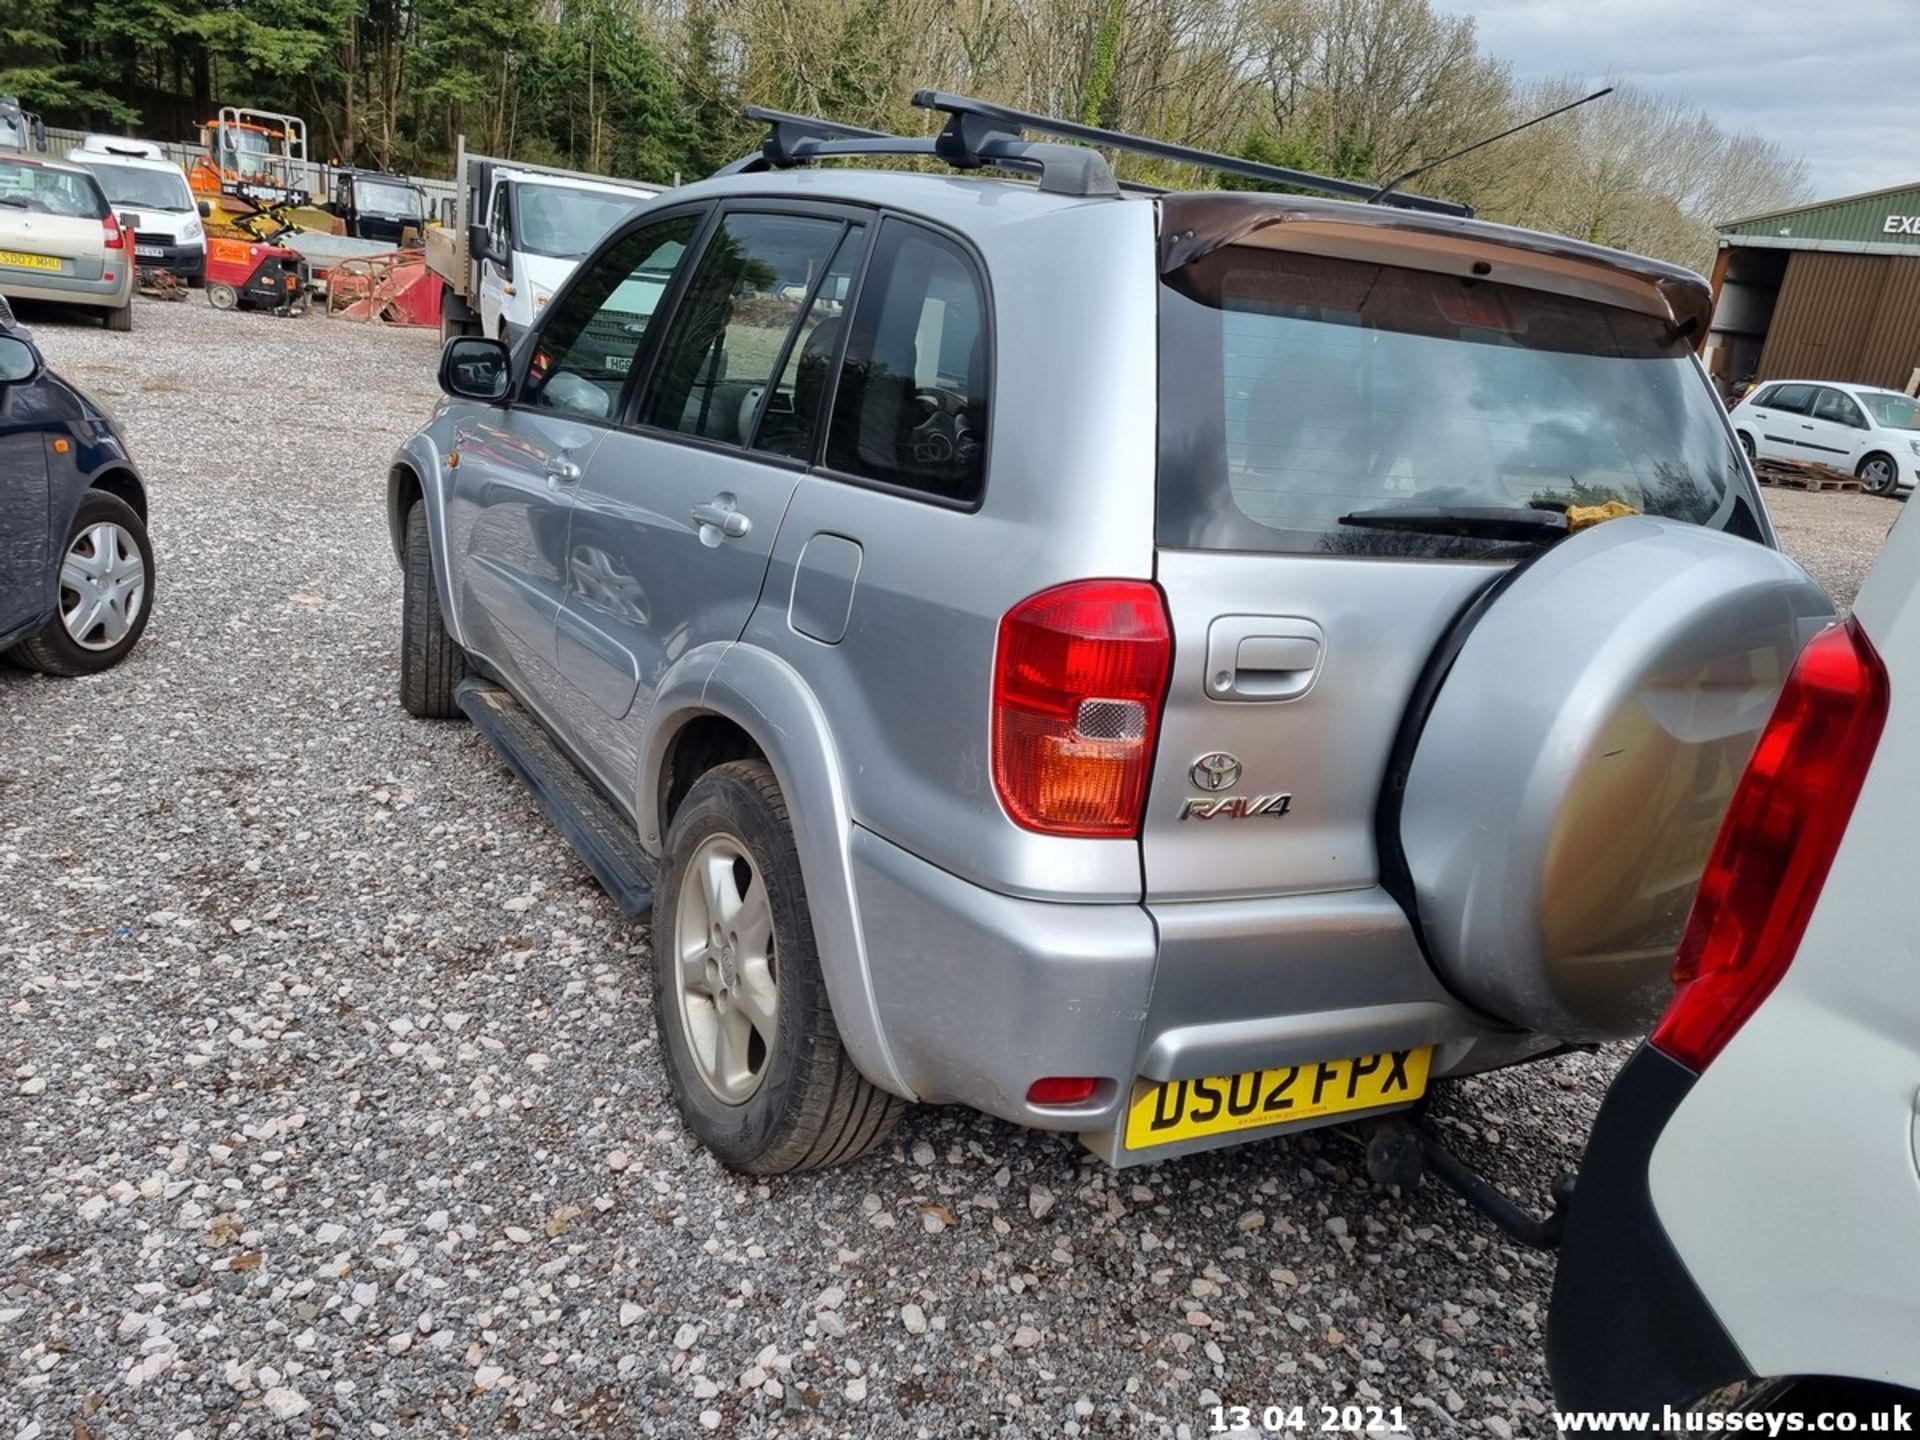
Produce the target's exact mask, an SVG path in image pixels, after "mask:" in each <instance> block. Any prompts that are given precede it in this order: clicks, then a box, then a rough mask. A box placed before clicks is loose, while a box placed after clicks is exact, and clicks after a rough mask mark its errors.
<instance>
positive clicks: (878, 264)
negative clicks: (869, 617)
mask: <svg viewBox="0 0 1920 1440" xmlns="http://www.w3.org/2000/svg"><path fill="white" fill-rule="evenodd" d="M851 323H852V329H851V331H850V333H849V335H848V339H847V356H846V360H845V362H844V364H843V365H842V366H841V370H840V386H839V390H838V392H837V393H836V395H835V397H834V401H833V416H832V419H831V421H830V422H829V423H828V427H827V454H826V463H827V466H828V467H829V468H830V469H833V470H838V471H840V472H841V473H843V474H846V475H853V476H858V477H860V478H862V479H867V480H876V481H879V482H881V483H882V484H886V485H897V486H899V487H900V488H902V489H905V490H913V491H918V492H919V493H921V494H925V495H931V496H936V497H938V498H940V499H943V500H952V501H957V502H960V503H965V504H970V503H972V502H973V501H975V500H977V499H979V497H980V492H981V489H982V487H983V485H984V483H985V472H986V458H987V457H986V450H987V419H988V390H989V373H988V365H989V362H988V356H987V303H986V293H985V287H984V286H983V285H982V284H981V282H980V275H979V271H978V270H977V269H976V268H975V266H974V264H973V261H972V260H971V259H969V258H968V256H967V254H966V252H965V251H963V250H962V249H961V248H960V247H959V246H958V245H957V244H955V243H954V242H953V241H951V240H948V239H947V238H945V237H944V236H941V235H938V234H935V233H934V232H933V231H931V230H927V229H923V228H922V227H920V226H918V225H913V224H909V223H906V222H904V221H900V220H888V221H886V222H885V223H883V224H882V225H881V227H880V234H879V238H878V239H877V241H876V242H875V245H874V250H873V259H872V260H871V261H870V262H869V264H868V266H867V273H866V279H865V281H864V282H863V283H862V285H861V288H860V297H859V300H858V301H857V302H856V304H855V306H854V311H853V317H852V322H851Z"/></svg>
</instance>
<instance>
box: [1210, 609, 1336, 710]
mask: <svg viewBox="0 0 1920 1440" xmlns="http://www.w3.org/2000/svg"><path fill="white" fill-rule="evenodd" d="M1325 650H1326V637H1325V636H1324V635H1323V634H1322V632H1321V629H1320V627H1319V626H1318V625H1316V624H1314V622H1313V621H1311V620H1307V619H1304V618H1301V617H1294V616H1282V615H1222V616H1221V617H1220V618H1219V619H1218V620H1215V621H1214V622H1213V626H1212V628H1211V629H1210V630H1209V631H1208V632H1207V677H1206V687H1207V694H1208V696H1210V697H1211V698H1212V699H1215V700H1243V701H1244V700H1252V701H1259V700H1268V701H1271V700H1294V699H1298V698H1299V697H1300V696H1302V695H1304V694H1306V693H1307V691H1308V690H1310V689H1312V688H1313V681H1314V677H1315V676H1317V675H1318V674H1319V673H1320V664H1321V661H1322V659H1323V658H1324V656H1325Z"/></svg>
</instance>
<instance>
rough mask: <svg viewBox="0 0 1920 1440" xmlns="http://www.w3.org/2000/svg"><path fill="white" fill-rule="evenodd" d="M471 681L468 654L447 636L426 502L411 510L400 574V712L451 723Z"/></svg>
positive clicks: (418, 502)
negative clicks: (464, 684)
mask: <svg viewBox="0 0 1920 1440" xmlns="http://www.w3.org/2000/svg"><path fill="white" fill-rule="evenodd" d="M466 678H467V652H466V651H464V650H462V649H461V648H460V646H459V645H458V644H457V643H455V641H454V638H453V636H451V635H449V634H448V633H447V623H446V617H445V616H444V615H443V614H442V613H441V610H440V587H439V585H438V584H437V583H436V581H435V579H434V573H433V541H432V539H431V538H430V537H429V536H428V534H427V506H426V502H425V501H421V500H416V501H414V502H413V508H412V509H411V510H409V511H407V558H406V564H405V566H404V568H403V570H402V575H401V591H400V705H401V708H403V709H404V710H405V711H406V712H407V713H408V714H409V715H413V716H417V717H418V718H420V719H422V720H451V719H453V718H454V717H455V716H457V715H459V714H460V706H459V704H458V702H456V701H455V699H454V697H453V692H454V690H455V688H456V687H457V686H458V685H459V684H460V682H461V681H462V680H464V679H466Z"/></svg>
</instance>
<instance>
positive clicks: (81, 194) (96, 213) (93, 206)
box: [0, 160, 107, 220]
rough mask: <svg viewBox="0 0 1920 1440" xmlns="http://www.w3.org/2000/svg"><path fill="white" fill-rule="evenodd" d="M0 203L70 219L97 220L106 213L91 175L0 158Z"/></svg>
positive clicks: (30, 211)
mask: <svg viewBox="0 0 1920 1440" xmlns="http://www.w3.org/2000/svg"><path fill="white" fill-rule="evenodd" d="M0 206H4V207H6V209H8V210H15V211H22V210H24V211H26V212H27V213H28V214H30V215H63V216H66V217H67V218H68V219H72V220H101V219H104V218H106V214H107V202H106V198H105V197H104V196H102V195H101V193H100V187H99V186H98V185H96V184H94V183H93V179H92V177H91V176H89V175H87V174H86V173H85V172H83V171H78V170H53V169H49V168H47V167H46V166H44V165H36V164H34V163H33V162H32V161H30V160H27V161H9V160H0ZM0 213H4V212H0Z"/></svg>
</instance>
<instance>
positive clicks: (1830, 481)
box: [1753, 460, 1860, 493]
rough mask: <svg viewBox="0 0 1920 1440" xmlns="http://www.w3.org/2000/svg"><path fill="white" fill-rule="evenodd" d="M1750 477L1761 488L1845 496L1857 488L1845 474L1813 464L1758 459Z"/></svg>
mask: <svg viewBox="0 0 1920 1440" xmlns="http://www.w3.org/2000/svg"><path fill="white" fill-rule="evenodd" d="M1753 474H1754V478H1755V479H1756V480H1758V481H1759V482H1760V483H1761V484H1762V485H1778V486H1780V487H1781V488H1783V489H1787V490H1837V491H1840V492H1842V493H1845V492H1848V491H1854V492H1857V491H1858V490H1859V489H1860V482H1859V481H1858V480H1856V479H1854V477H1853V476H1851V475H1849V474H1847V472H1846V471H1844V470H1836V469H1834V468H1833V467H1832V466H1831V465H1822V464H1820V463H1818V462H1817V461H1808V462H1805V463H1802V462H1800V461H1797V460H1758V461H1755V462H1754V466H1753Z"/></svg>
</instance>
